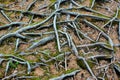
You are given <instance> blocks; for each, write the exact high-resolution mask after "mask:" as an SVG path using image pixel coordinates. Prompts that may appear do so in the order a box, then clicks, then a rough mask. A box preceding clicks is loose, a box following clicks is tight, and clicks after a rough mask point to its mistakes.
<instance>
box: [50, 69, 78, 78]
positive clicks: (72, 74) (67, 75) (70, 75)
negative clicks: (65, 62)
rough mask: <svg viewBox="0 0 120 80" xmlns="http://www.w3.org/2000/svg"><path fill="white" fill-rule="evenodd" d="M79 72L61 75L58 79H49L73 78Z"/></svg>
mask: <svg viewBox="0 0 120 80" xmlns="http://www.w3.org/2000/svg"><path fill="white" fill-rule="evenodd" d="M79 72H80V70H75V71H73V72H71V73H68V74H63V75H61V76H59V77H56V78H52V79H50V80H63V79H65V78H67V77H72V76H75V75H76V74H77V73H79Z"/></svg>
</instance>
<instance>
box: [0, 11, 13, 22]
mask: <svg viewBox="0 0 120 80" xmlns="http://www.w3.org/2000/svg"><path fill="white" fill-rule="evenodd" d="M0 12H1V14H2V15H3V16H4V17H5V18H6V19H7V20H8V21H9V22H10V23H11V22H12V21H11V20H10V19H9V17H8V16H7V15H6V14H5V13H4V11H3V10H0Z"/></svg>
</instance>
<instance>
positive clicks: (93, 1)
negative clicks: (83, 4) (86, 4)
mask: <svg viewBox="0 0 120 80" xmlns="http://www.w3.org/2000/svg"><path fill="white" fill-rule="evenodd" d="M94 4H95V0H92V5H91V8H93V6H94Z"/></svg>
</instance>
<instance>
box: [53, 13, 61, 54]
mask: <svg viewBox="0 0 120 80" xmlns="http://www.w3.org/2000/svg"><path fill="white" fill-rule="evenodd" d="M56 19H57V15H55V17H54V20H53V27H54V31H55V36H56V40H57V46H58V51H59V52H61V48H60V41H59V35H58V31H57V27H56Z"/></svg>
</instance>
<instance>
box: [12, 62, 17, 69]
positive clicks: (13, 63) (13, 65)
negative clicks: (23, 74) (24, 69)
mask: <svg viewBox="0 0 120 80" xmlns="http://www.w3.org/2000/svg"><path fill="white" fill-rule="evenodd" d="M18 64H19V63H18V62H10V67H11V68H13V69H15V68H17V66H18Z"/></svg>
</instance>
